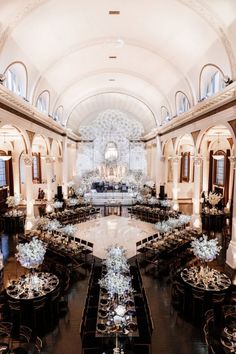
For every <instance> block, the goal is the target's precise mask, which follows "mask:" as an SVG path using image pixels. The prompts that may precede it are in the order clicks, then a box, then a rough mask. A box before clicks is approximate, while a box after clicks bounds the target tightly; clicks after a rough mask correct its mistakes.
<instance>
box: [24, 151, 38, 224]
mask: <svg viewBox="0 0 236 354" xmlns="http://www.w3.org/2000/svg"><path fill="white" fill-rule="evenodd" d="M23 159H24V164H25V194H26V221H25V229H26V230H30V229H31V228H32V226H33V223H34V221H35V217H34V199H33V181H32V156H31V155H30V154H25V155H24V157H23Z"/></svg>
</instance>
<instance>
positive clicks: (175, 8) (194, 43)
mask: <svg viewBox="0 0 236 354" xmlns="http://www.w3.org/2000/svg"><path fill="white" fill-rule="evenodd" d="M109 10H119V11H120V15H118V16H116V15H109V14H108V12H109ZM235 18H236V1H235V0H204V1H203V0H149V1H145V0H125V1H119V2H118V1H117V0H99V1H96V0H35V1H32V0H31V1H30V0H21V1H19V0H1V1H0V35H1V36H0V49H1V50H2V52H1V54H3V55H5V56H4V57H3V63H5V64H6V63H7V60H12V61H14V60H22V61H24V62H25V63H26V66H27V68H28V71H29V74H30V75H32V76H31V77H29V80H31V81H30V82H29V84H30V85H31V86H30V87H31V88H32V90H31V93H29V95H32V97H34V100H35V99H36V97H37V95H38V94H39V93H40V92H41V91H42V90H44V89H47V88H48V89H49V91H51V92H52V93H53V97H52V99H51V102H52V103H51V104H52V107H51V110H53V109H54V108H56V107H57V106H58V105H59V104H62V105H63V107H64V112H65V117H64V122H67V118H68V117H70V118H69V120H68V126H69V127H70V128H71V129H73V130H75V131H77V130H78V126H79V124H80V122H82V121H84V119H94V118H96V115H97V114H98V113H99V111H102V110H105V109H107V106H108V105H109V108H112V107H110V105H111V104H114V105H116V108H120V109H121V110H122V109H124V110H125V111H126V112H127V111H128V112H130V114H131V115H133V116H135V117H136V119H139V120H140V121H141V122H142V124H144V126H145V131H146V132H147V131H150V130H152V129H154V128H155V127H156V125H157V122H158V121H160V107H161V105H162V104H163V103H164V104H165V105H167V107H168V109H169V107H170V109H172V111H174V107H173V105H172V107H171V103H169V105H168V102H170V97H171V95H172V93H173V90H176V91H177V90H179V89H180V90H183V91H184V92H186V94H187V95H188V97H189V98H190V101H191V103H193V102H194V101H197V98H196V97H194V94H193V93H192V89H193V83H192V80H195V81H196V82H197V79H196V77H195V73H194V71H193V68H195V67H196V66H198V69H197V70H198V73H199V71H200V69H199V65H200V66H201V67H202V66H203V65H205V64H206V63H215V60H216V57H217V51H218V53H219V56H220V57H221V59H220V60H221V62H222V63H226V64H225V65H226V66H227V65H228V68H230V69H231V70H232V73H233V70H234V64H232V63H234V59H235V54H236V47H234V46H236V45H235V40H234V38H235V31H234V28H235V27H234V25H235ZM109 56H116V57H117V58H116V59H109ZM8 64H9V63H8ZM2 65H3V64H2ZM29 66H30V68H29ZM30 75H29V76H30ZM196 75H197V74H196ZM110 79H114V81H110ZM196 86H197V85H196ZM104 97H106V99H104ZM111 97H112V98H111ZM125 101H126V102H125ZM119 104H120V107H117V106H119ZM71 112H72V113H71ZM172 113H173V115H174V112H172ZM153 114H154V115H155V119H154V118H153Z"/></svg>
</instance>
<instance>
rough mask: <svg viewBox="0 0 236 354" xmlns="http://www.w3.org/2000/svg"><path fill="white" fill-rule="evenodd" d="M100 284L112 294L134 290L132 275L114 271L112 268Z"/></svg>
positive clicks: (122, 293) (121, 293)
mask: <svg viewBox="0 0 236 354" xmlns="http://www.w3.org/2000/svg"><path fill="white" fill-rule="evenodd" d="M99 285H100V286H101V287H102V288H105V289H106V290H107V291H108V293H109V294H110V295H111V296H114V295H116V294H117V295H119V296H120V295H124V294H125V292H127V291H131V290H132V288H131V277H129V276H125V275H123V274H120V273H114V272H113V271H112V270H110V271H108V272H107V274H106V275H105V276H104V277H103V278H102V279H100V280H99Z"/></svg>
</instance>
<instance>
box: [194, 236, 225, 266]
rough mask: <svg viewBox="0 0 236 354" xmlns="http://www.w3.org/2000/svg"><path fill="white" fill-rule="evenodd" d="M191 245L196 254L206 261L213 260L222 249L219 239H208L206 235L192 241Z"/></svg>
mask: <svg viewBox="0 0 236 354" xmlns="http://www.w3.org/2000/svg"><path fill="white" fill-rule="evenodd" d="M191 247H192V250H193V253H194V255H195V256H196V257H198V258H199V259H200V260H202V261H205V262H210V261H213V259H215V258H216V256H217V255H218V254H219V252H220V250H221V246H218V240H217V239H216V238H215V239H212V240H208V239H207V236H206V235H203V237H201V238H200V239H197V240H194V241H192V242H191Z"/></svg>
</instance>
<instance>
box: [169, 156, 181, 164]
mask: <svg viewBox="0 0 236 354" xmlns="http://www.w3.org/2000/svg"><path fill="white" fill-rule="evenodd" d="M171 159H172V163H173V164H178V163H179V161H180V160H181V156H172V158H171Z"/></svg>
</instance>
